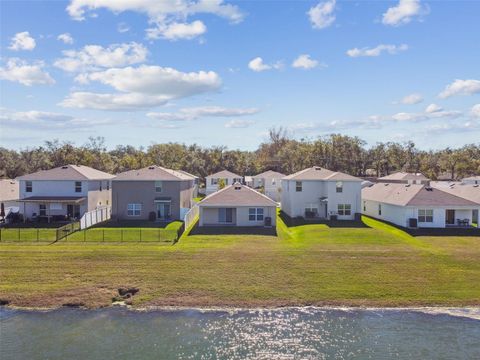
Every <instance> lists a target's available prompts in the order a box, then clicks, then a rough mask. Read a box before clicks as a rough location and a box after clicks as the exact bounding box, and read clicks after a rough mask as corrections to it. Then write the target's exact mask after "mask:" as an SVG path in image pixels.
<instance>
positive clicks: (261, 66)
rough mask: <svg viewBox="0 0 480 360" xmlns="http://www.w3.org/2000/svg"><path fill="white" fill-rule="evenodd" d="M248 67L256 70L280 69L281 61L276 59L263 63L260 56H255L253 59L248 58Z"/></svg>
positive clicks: (281, 66)
mask: <svg viewBox="0 0 480 360" xmlns="http://www.w3.org/2000/svg"><path fill="white" fill-rule="evenodd" d="M248 67H249V68H250V70H253V71H256V72H260V71H265V70H272V69H276V70H280V69H282V68H283V63H282V62H281V61H277V62H276V63H274V64H265V63H264V62H263V59H262V58H261V57H256V58H255V59H252V60H250V62H249V63H248Z"/></svg>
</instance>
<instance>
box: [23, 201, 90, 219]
mask: <svg viewBox="0 0 480 360" xmlns="http://www.w3.org/2000/svg"><path fill="white" fill-rule="evenodd" d="M40 204H42V203H41V202H38V203H37V202H35V203H20V205H19V207H20V213H21V214H23V216H25V217H26V218H27V219H31V218H32V217H33V214H36V215H39V214H40ZM44 204H45V205H46V206H47V214H49V215H52V216H56V215H67V206H68V204H66V203H59V204H58V205H60V206H61V207H62V208H61V209H58V210H53V209H51V208H50V205H51V204H50V203H44ZM72 205H80V217H81V216H82V215H83V214H85V213H86V212H87V211H88V210H87V203H86V201H84V202H82V203H80V204H73V203H72Z"/></svg>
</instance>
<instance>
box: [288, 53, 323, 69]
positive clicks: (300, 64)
mask: <svg viewBox="0 0 480 360" xmlns="http://www.w3.org/2000/svg"><path fill="white" fill-rule="evenodd" d="M318 65H319V63H318V61H317V60H314V59H312V58H311V57H310V55H308V54H302V55H300V56H298V57H297V58H296V59H295V60H294V61H293V63H292V66H293V67H294V68H297V69H306V70H308V69H313V68H315V67H317V66H318ZM320 65H322V67H325V66H326V65H325V64H320Z"/></svg>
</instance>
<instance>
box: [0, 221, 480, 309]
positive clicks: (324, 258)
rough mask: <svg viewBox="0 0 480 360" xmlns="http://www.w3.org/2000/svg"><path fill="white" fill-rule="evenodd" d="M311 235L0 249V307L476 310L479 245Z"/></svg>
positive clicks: (328, 232)
mask: <svg viewBox="0 0 480 360" xmlns="http://www.w3.org/2000/svg"><path fill="white" fill-rule="evenodd" d="M364 221H365V224H366V225H367V226H368V227H365V228H329V227H327V226H325V225H307V226H298V227H294V228H286V227H285V226H284V224H283V223H281V222H279V224H278V233H279V237H270V236H251V235H245V236H239V235H229V236H226V235H223V236H205V235H196V236H185V237H182V239H181V241H180V242H179V243H178V244H177V245H175V246H159V245H156V244H123V245H116V244H74V243H69V244H64V243H60V244H55V245H50V246H46V245H17V244H2V245H0V273H1V274H2V276H1V278H0V299H8V300H10V301H11V302H12V304H14V305H20V306H53V305H61V304H62V303H66V302H83V303H85V304H86V305H87V306H92V307H94V306H104V305H109V304H110V302H111V297H112V296H113V295H114V294H115V289H116V288H117V287H119V286H137V287H139V288H140V293H139V294H138V295H136V296H135V299H134V305H135V306H145V305H186V306H211V305H235V306H259V305H260V306H261V305H267V306H268V305H297V304H298V305H300V304H318V305H321V304H331V305H372V306H408V305H457V306H459V305H480V287H479V286H478V281H479V279H480V239H479V238H478V237H470V238H468V237H457V238H455V237H445V238H441V237H416V238H415V237H411V236H409V235H408V234H406V233H404V232H402V231H400V230H398V229H395V228H393V227H390V226H388V225H386V224H383V223H380V222H378V221H375V220H372V219H365V220H364Z"/></svg>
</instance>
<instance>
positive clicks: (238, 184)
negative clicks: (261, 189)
mask: <svg viewBox="0 0 480 360" xmlns="http://www.w3.org/2000/svg"><path fill="white" fill-rule="evenodd" d="M233 188H234V189H235V190H240V189H241V188H242V184H240V183H239V182H238V181H237V182H235V183H234V184H233Z"/></svg>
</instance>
